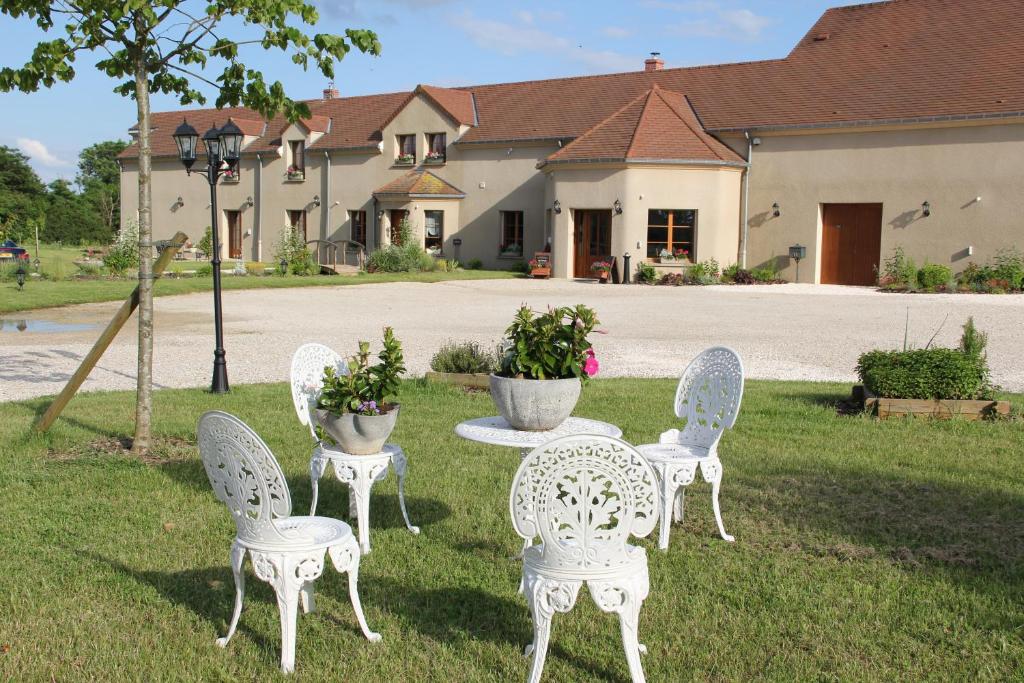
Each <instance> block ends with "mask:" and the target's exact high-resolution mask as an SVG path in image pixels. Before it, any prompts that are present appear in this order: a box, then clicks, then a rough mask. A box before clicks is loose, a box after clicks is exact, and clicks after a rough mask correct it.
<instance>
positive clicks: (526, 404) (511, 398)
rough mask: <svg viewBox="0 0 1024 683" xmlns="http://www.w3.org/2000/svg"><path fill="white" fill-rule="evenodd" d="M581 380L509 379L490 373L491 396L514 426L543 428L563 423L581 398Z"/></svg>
mask: <svg viewBox="0 0 1024 683" xmlns="http://www.w3.org/2000/svg"><path fill="white" fill-rule="evenodd" d="M580 388H581V387H580V381H579V380H578V379H576V378H575V377H573V378H570V379H543V380H541V379H512V378H509V377H499V376H497V375H491V398H492V399H493V400H494V405H495V406H496V407H497V408H498V413H499V414H500V415H501V416H502V417H503V418H505V420H506V421H507V422H508V423H509V424H510V425H512V426H513V427H515V428H516V429H521V430H523V431H528V432H543V431H547V430H549V429H554V428H555V427H557V426H558V425H560V424H562V423H563V422H564V421H565V419H566V418H567V417H569V415H571V414H572V411H573V408H575V407H576V401H578V400H579V398H580Z"/></svg>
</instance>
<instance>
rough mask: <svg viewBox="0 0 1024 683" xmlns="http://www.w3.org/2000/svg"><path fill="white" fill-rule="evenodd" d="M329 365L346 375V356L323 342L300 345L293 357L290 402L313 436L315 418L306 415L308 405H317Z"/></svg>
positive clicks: (314, 433) (300, 420) (308, 408)
mask: <svg viewBox="0 0 1024 683" xmlns="http://www.w3.org/2000/svg"><path fill="white" fill-rule="evenodd" d="M328 365H330V366H332V367H333V368H334V369H335V371H336V372H338V373H339V374H347V373H348V366H347V365H346V364H345V359H344V358H342V357H341V355H340V354H339V353H338V352H337V351H335V350H334V349H332V348H330V347H328V346H324V345H323V344H303V345H302V346H300V347H299V348H298V349H296V351H295V355H294V356H292V373H291V382H292V401H293V402H294V403H295V412H296V413H297V414H298V416H299V422H301V423H302V424H304V425H306V426H307V427H309V431H310V433H311V434H312V435H313V438H314V439H315V438H316V420H315V419H312V417H311V416H310V414H309V411H310V406H312V405H316V400H317V398H319V396H320V390H321V389H322V388H323V385H324V368H325V367H327V366H328Z"/></svg>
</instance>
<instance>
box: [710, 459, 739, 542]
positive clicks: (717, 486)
mask: <svg viewBox="0 0 1024 683" xmlns="http://www.w3.org/2000/svg"><path fill="white" fill-rule="evenodd" d="M710 469H712V472H710V474H711V507H713V508H714V510H715V521H716V522H718V533H720V534H721V535H722V538H723V539H725V540H726V541H728V542H730V543H732V542H733V541H735V540H736V538H735V537H734V536H732V535H731V534H727V533H725V524H723V523H722V507H721V505H719V503H718V493H719V491H720V490H721V488H722V465H721V463H718V464H717V466H716V467H713V468H710ZM707 474H709V473H708V472H705V477H706V476H707Z"/></svg>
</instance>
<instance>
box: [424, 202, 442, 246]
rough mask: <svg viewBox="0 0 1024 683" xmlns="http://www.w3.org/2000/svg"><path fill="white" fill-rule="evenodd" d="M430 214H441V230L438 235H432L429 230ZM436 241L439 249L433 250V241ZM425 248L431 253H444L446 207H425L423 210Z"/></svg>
mask: <svg viewBox="0 0 1024 683" xmlns="http://www.w3.org/2000/svg"><path fill="white" fill-rule="evenodd" d="M429 214H440V228H441V229H440V230H439V234H438V235H437V237H431V236H430V234H429V233H428V231H429V230H430V225H429V218H430V215H429ZM432 242H434V243H436V249H437V251H433V252H432V251H431V243H432ZM423 249H424V250H425V251H426V252H427V253H428V254H431V255H434V256H440V255H441V254H443V253H444V209H425V210H424V211H423Z"/></svg>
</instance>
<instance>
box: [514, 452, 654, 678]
mask: <svg viewBox="0 0 1024 683" xmlns="http://www.w3.org/2000/svg"><path fill="white" fill-rule="evenodd" d="M509 508H510V510H511V512H512V522H513V524H514V526H515V529H516V532H517V533H518V534H519V535H520V536H522V537H523V539H525V540H527V541H531V540H532V539H534V538H535V537H536V536H540V539H541V543H540V544H538V545H532V546H530V547H529V548H527V549H526V550H525V551H524V553H523V588H524V592H525V595H526V600H527V603H528V604H529V607H530V614H531V615H532V617H533V643H532V644H530V645H528V646H527V648H526V654H527V655H529V654H530V653H531V652H532V653H533V665H532V667H531V669H530V676H529V679H528V680H529V681H530V683H537V681H539V680H540V676H541V671H542V670H543V669H544V658H545V655H546V653H547V647H548V638H549V636H550V633H551V618H552V616H553V615H554V613H555V612H568V611H569V610H571V609H572V608H573V606H574V605H575V604H576V597H577V595H578V594H579V591H580V587H581V586H582V585H583V583H584V582H586V584H587V587H588V588H589V590H590V595H591V597H592V598H593V599H594V602H595V603H597V606H598V608H600V609H601V610H602V611H604V612H616V613H618V615H619V626H620V630H621V632H622V644H623V646H624V648H625V650H626V660H627V661H628V663H629V673H630V676H631V677H632V679H633V681H634V683H637V682H642V681H643V680H644V672H643V667H642V666H641V665H640V653H641V652H646V648H645V647H644V646H643V645H641V644H640V643H639V640H638V637H637V620H638V618H639V614H640V606H641V605H642V604H643V601H644V599H645V598H646V597H647V593H648V589H649V581H648V576H647V552H646V551H645V550H644V549H643V548H640V547H636V546H632V545H629V544H628V543H627V541H628V540H629V537H630V535H633V536H637V537H642V536H646V535H647V534H649V533H651V531H653V530H654V527H655V525H656V524H657V522H658V491H657V478H656V475H655V474H654V471H653V470H652V469H651V466H650V465H649V464H648V463H647V461H646V460H644V459H643V457H642V456H641V455H640V454H639V453H638V452H637V451H636V449H634V448H633V447H632V446H630V445H629V444H627V443H626V442H624V441H620V440H619V439H614V438H611V437H608V436H595V435H581V436H565V437H561V438H558V439H555V440H553V441H550V442H548V443H546V444H544V445H543V446H539V447H538V448H536V449H534V450H533V451H532V452H531V453H530V454H529V455H527V456H526V458H525V459H524V460H523V462H522V464H520V466H519V471H518V472H517V473H516V477H515V480H514V481H513V483H512V491H511V494H510V497H509Z"/></svg>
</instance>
